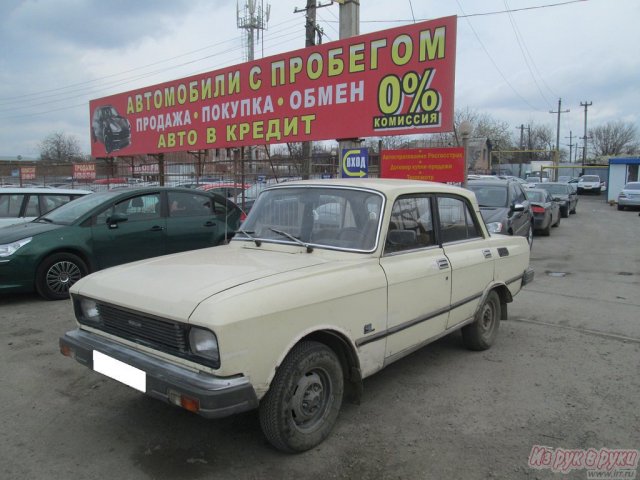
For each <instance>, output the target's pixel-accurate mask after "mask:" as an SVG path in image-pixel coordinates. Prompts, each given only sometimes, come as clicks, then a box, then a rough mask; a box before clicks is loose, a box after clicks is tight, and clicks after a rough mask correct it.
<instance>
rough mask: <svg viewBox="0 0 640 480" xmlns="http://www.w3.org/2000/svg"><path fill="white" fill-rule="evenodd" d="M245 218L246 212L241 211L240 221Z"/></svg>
mask: <svg viewBox="0 0 640 480" xmlns="http://www.w3.org/2000/svg"><path fill="white" fill-rule="evenodd" d="M246 219H247V214H246V213H244V212H242V213H241V214H240V223H242V222H244V221H245V220H246Z"/></svg>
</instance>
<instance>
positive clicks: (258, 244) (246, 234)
mask: <svg viewBox="0 0 640 480" xmlns="http://www.w3.org/2000/svg"><path fill="white" fill-rule="evenodd" d="M236 232H240V233H242V234H244V235H245V236H246V237H247V238H250V239H251V240H253V241H254V242H255V244H256V247H259V246H260V245H262V241H261V240H258V239H257V238H255V237H254V236H253V235H251V234H252V233H256V232H254V231H249V232H247V231H246V230H243V229H241V228H239V229H238V230H237V231H236Z"/></svg>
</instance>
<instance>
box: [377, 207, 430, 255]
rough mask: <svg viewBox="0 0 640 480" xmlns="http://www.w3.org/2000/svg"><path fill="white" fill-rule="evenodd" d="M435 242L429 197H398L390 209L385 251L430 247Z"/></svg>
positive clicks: (392, 251)
mask: <svg viewBox="0 0 640 480" xmlns="http://www.w3.org/2000/svg"><path fill="white" fill-rule="evenodd" d="M435 244H436V239H435V235H434V231H433V217H432V215H431V198H430V197H429V196H427V195H420V196H404V197H400V198H398V199H397V200H396V201H395V203H394V204H393V208H392V209H391V219H390V221H389V229H388V231H387V238H386V241H385V247H384V251H385V253H394V252H399V251H404V250H413V249H416V248H424V247H430V246H433V245H435Z"/></svg>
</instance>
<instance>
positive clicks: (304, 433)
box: [259, 342, 344, 453]
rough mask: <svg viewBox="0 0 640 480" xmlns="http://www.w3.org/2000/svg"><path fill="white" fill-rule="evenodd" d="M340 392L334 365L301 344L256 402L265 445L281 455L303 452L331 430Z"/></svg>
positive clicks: (312, 345)
mask: <svg viewBox="0 0 640 480" xmlns="http://www.w3.org/2000/svg"><path fill="white" fill-rule="evenodd" d="M343 393H344V376H343V372H342V366H341V364H340V360H339V359H338V357H337V356H336V354H335V353H334V351H333V350H331V349H330V348H329V347H327V346H326V345H324V344H322V343H318V342H301V343H299V344H298V345H296V346H295V347H293V349H292V350H291V352H289V354H288V355H287V357H286V358H285V359H284V361H283V362H282V364H281V365H280V366H279V367H278V370H277V371H276V374H275V376H274V378H273V381H272V382H271V387H270V388H269V391H268V392H267V394H266V395H265V396H264V398H263V399H262V401H261V403H260V412H259V414H260V425H261V427H262V431H263V432H264V435H265V436H266V437H267V440H269V442H270V443H271V444H272V445H273V446H274V447H275V448H277V449H278V450H281V451H283V452H290V453H293V452H303V451H305V450H309V449H310V448H313V447H315V446H316V445H318V444H320V443H321V442H322V441H323V440H324V439H325V438H327V436H328V435H329V433H331V430H332V429H333V426H334V424H335V422H336V419H337V418H338V413H339V412H340V406H341V405H342V397H343Z"/></svg>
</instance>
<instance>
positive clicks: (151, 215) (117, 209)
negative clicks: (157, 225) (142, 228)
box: [96, 193, 160, 225]
mask: <svg viewBox="0 0 640 480" xmlns="http://www.w3.org/2000/svg"><path fill="white" fill-rule="evenodd" d="M114 214H121V215H125V216H126V217H127V222H135V221H139V220H152V219H155V218H160V194H159V193H152V194H148V195H138V196H135V197H130V198H127V199H125V200H121V201H119V202H118V203H116V204H115V205H112V206H109V207H108V208H106V209H104V210H103V211H102V212H100V213H99V214H98V215H97V218H96V223H97V224H98V225H100V224H103V223H106V221H107V219H108V218H109V217H111V216H112V215H114Z"/></svg>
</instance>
